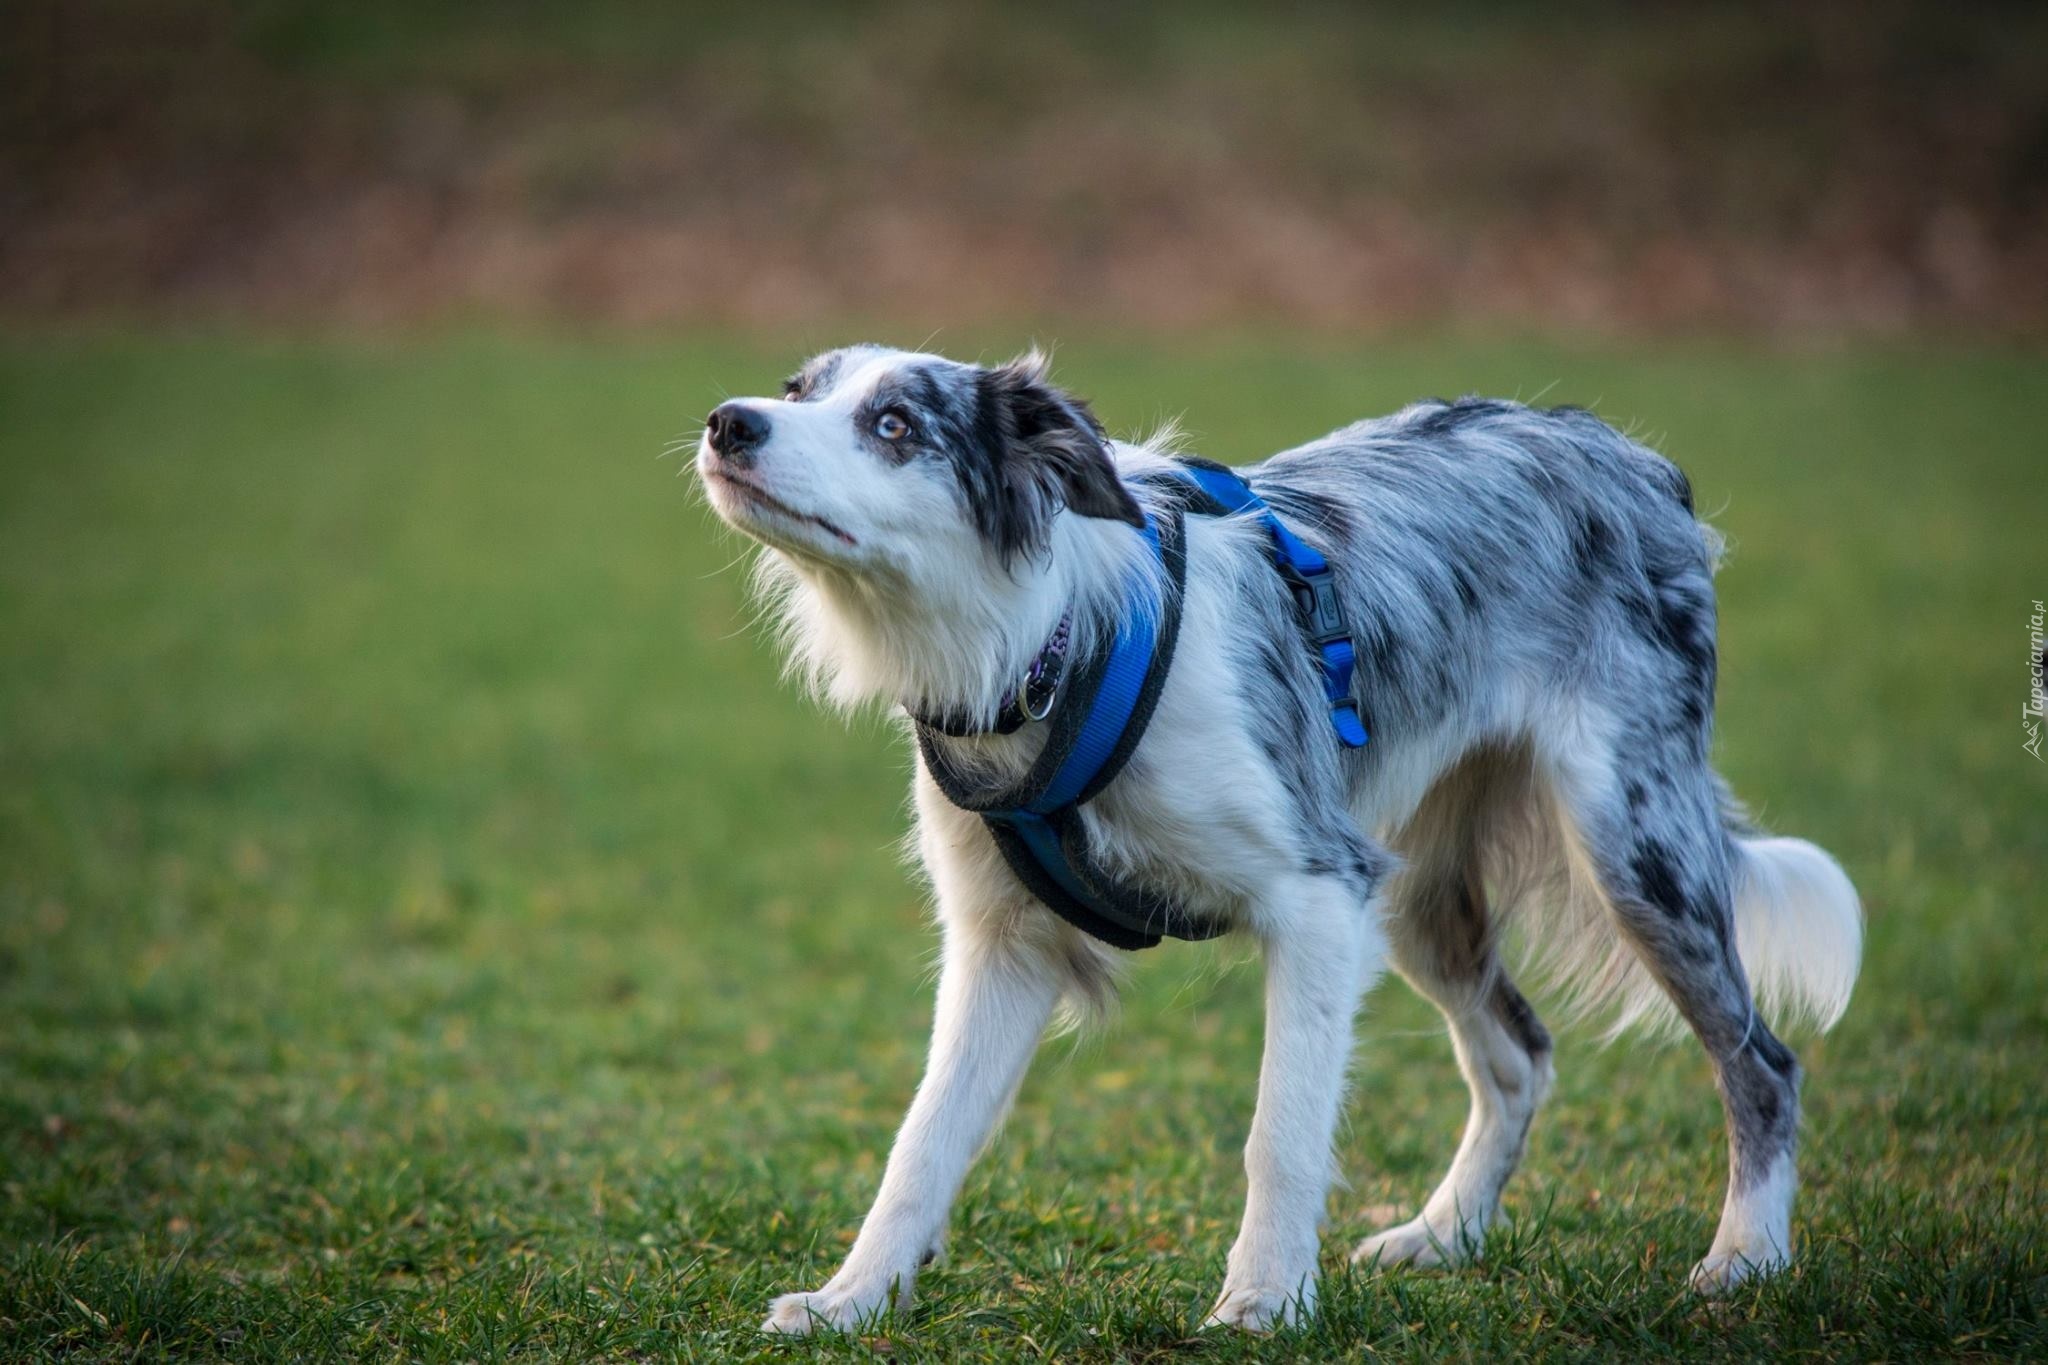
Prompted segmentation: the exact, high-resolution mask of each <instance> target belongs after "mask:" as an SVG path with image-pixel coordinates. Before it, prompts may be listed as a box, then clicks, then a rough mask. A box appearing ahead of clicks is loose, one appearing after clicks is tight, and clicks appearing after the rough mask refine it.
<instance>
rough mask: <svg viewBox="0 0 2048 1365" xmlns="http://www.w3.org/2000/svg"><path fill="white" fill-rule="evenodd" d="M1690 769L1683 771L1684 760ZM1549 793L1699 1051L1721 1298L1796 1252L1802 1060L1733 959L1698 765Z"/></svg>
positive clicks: (1656, 758)
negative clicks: (1709, 1082)
mask: <svg viewBox="0 0 2048 1365" xmlns="http://www.w3.org/2000/svg"><path fill="white" fill-rule="evenodd" d="M1688 760H1690V761H1688ZM1559 794H1560V796H1561V797H1562V799H1563V800H1564V802H1565V805H1566V808H1567V810H1568V812H1569V815H1570V818H1571V820H1572V822H1573V824H1574V825H1575V832H1574V837H1575V838H1576V839H1577V841H1578V843H1579V847H1580V848H1581V849H1582V850H1583V853H1584V855H1585V858H1584V861H1585V862H1586V863H1588V864H1590V871H1591V872H1592V874H1593V875H1594V876H1595V877H1596V878H1597V879H1598V881H1599V883H1600V888H1601V891H1602V892H1603V893H1604V899H1605V901H1606V903H1607V905H1608V906H1609V907H1610V908H1611V909H1612V911H1613V918H1614V922H1615V923H1616V925H1617V926H1618V927H1619V929H1620V931H1621V935H1622V937H1623V939H1624V940H1625V941H1626V943H1627V945H1628V947H1629V948H1630V949H1631V950H1633V953H1634V956H1635V958H1636V959H1637V961H1639V962H1640V963H1641V965H1642V967H1643V968H1645V969H1646V970H1647V971H1648V973H1649V976H1650V977H1651V978H1652V979H1653V980H1654V981H1655V983H1656V985H1657V986H1659V987H1661V988H1662V990H1663V992H1664V994H1665V995H1667V996H1669V997H1670V999H1671V1002H1672V1003H1673V1004H1674V1005H1676V1006H1677V1007H1678V1013H1679V1015H1680V1016H1681V1017H1682V1018H1683V1019H1684V1020H1685V1022H1686V1024H1687V1025H1688V1026H1689V1027H1690V1028H1691V1029H1692V1031H1693V1033H1694V1034H1695V1035H1696V1036H1697V1037H1698V1038H1699V1040H1700V1043H1701V1045H1702V1046H1703V1047H1705V1048H1706V1051H1707V1056H1708V1057H1709V1058H1710V1059H1711V1060H1712V1062H1713V1066H1714V1079H1715V1082H1716V1085H1717V1086H1718V1088H1719V1090H1720V1092H1721V1100H1722V1106H1723V1108H1724V1110H1725V1111H1726V1117H1727V1125H1728V1196H1727V1202H1726V1204H1725V1205H1724V1207H1723V1210H1722V1214H1721V1226H1720V1230H1719V1231H1718V1232H1716V1233H1715V1235H1714V1242H1713V1246H1712V1247H1711V1248H1710V1249H1709V1251H1708V1252H1707V1255H1706V1258H1705V1259H1704V1260H1702V1261H1701V1262H1700V1263H1699V1264H1698V1265H1697V1266H1696V1267H1694V1269H1693V1273H1692V1283H1693V1286H1694V1288H1696V1289H1699V1290H1702V1291H1704V1292H1714V1291H1718V1290H1723V1289H1727V1288H1729V1287H1731V1286H1733V1285H1735V1284H1738V1283H1740V1282H1741V1281H1743V1280H1746V1279H1749V1278H1751V1277H1752V1276H1755V1275H1760V1274H1767V1273H1769V1272H1771V1271H1773V1270H1776V1269H1778V1268H1780V1267H1781V1266H1783V1265H1784V1264H1785V1263H1786V1262H1787V1261H1788V1260H1789V1259H1790V1256H1791V1250H1792V1230H1791V1222H1792V1195H1793V1189H1794V1186H1795V1184H1796V1179H1795V1174H1794V1149H1795V1146H1796V1143H1797V1137H1798V1131H1799V1081H1800V1070H1799V1063H1798V1061H1797V1059H1796V1058H1794V1057H1793V1055H1792V1052H1791V1049H1789V1048H1787V1047H1786V1046H1785V1045H1784V1044H1783V1043H1781V1042H1779V1041H1778V1039H1777V1038H1776V1037H1775V1036H1774V1035H1773V1034H1772V1033H1771V1031H1770V1029H1769V1028H1767V1027H1766V1026H1765V1024H1764V1021H1763V1019H1762V1017H1761V1016H1760V1015H1759V1014H1758V1013H1757V1009H1756V1005H1755V1001H1754V999H1753V997H1752V994H1751V991H1750V985H1749V978H1748V975H1747V973H1746V972H1745V971H1744V968H1743V964H1742V960H1741V958H1740V957H1739V956H1738V950H1737V943H1736V936H1735V907H1734V891H1735V881H1736V874H1737V871H1738V860H1739V858H1740V857H1741V856H1742V855H1741V853H1740V850H1739V849H1738V847H1737V845H1736V843H1735V840H1734V839H1733V837H1731V834H1730V832H1729V830H1728V829H1727V827H1726V825H1725V823H1724V817H1723V814H1722V812H1721V809H1720V794H1719V791H1718V789H1717V788H1716V786H1715V784H1714V780H1713V777H1712V774H1711V772H1710V771H1709V770H1708V769H1707V768H1706V766H1705V763H1704V761H1701V760H1697V759H1692V758H1691V755H1690V754H1682V753H1671V752H1665V753H1660V754H1654V755H1651V756H1650V757H1649V758H1648V759H1646V760H1644V759H1641V757H1640V756H1638V759H1636V760H1631V761H1629V762H1627V763H1625V764H1624V765H1622V767H1621V768H1620V769H1619V770H1618V771H1612V770H1610V771H1595V770H1593V769H1592V768H1591V767H1590V766H1589V765H1585V764H1583V763H1581V764H1577V765H1572V766H1570V767H1568V768H1567V770H1566V772H1565V774H1564V776H1563V780H1562V781H1561V782H1560V786H1559Z"/></svg>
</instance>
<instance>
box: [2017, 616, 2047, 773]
mask: <svg viewBox="0 0 2048 1365" xmlns="http://www.w3.org/2000/svg"><path fill="white" fill-rule="evenodd" d="M2044 618H2048V609H2044V608H2043V606H2042V604H2041V602H2040V600H2039V599H2038V598H2037V599H2035V602H2034V614H2033V615H2032V616H2030V617H2028V618H2027V704H2026V705H2025V706H2024V707H2022V708H2020V725H2021V726H2022V727H2023V728H2024V729H2025V730H2026V732H2027V742H2026V743H2025V744H2022V745H2021V746H2020V747H2021V748H2023V749H2025V750H2026V751H2027V752H2028V753H2030V754H2032V755H2033V756H2034V761H2035V762H2036V763H2048V759H2044V758H2042V757H2041V717H2042V713H2043V712H2044V711H2048V676H2044V675H2048V652H2044V651H2043V650H2042V648H2041V623H2042V621H2043V619H2044Z"/></svg>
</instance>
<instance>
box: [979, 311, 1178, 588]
mask: <svg viewBox="0 0 2048 1365" xmlns="http://www.w3.org/2000/svg"><path fill="white" fill-rule="evenodd" d="M1046 371H1047V361H1046V358H1045V356H1044V355H1043V354H1041V353H1040V352H1038V351H1031V352H1029V353H1027V354H1025V355H1022V356H1019V357H1018V358H1017V359H1015V360H1013V361H1011V362H1010V363H1009V364H1007V365H1002V366H998V367H997V368H995V369H993V370H989V371H987V372H986V373H987V382H986V385H985V387H984V389H983V399H984V402H986V403H989V404H992V405H993V406H994V407H995V408H996V413H995V418H996V425H997V428H998V429H999V431H1000V432H1001V440H1002V449H1001V451H1000V452H999V453H998V455H997V458H998V459H999V460H1000V462H1001V479H1002V483H1003V486H1004V488H1005V490H1006V491H1007V493H1008V494H1009V497H1010V500H1011V503H1012V505H1011V508H1010V509H1009V510H1010V512H1011V516H1012V518H1013V520H1011V521H1010V522H1009V526H1010V528H1011V529H1012V530H1014V531H1015V532H1017V533H1019V537H1021V538H1019V537H1013V536H1003V537H1000V539H1001V540H1002V541H1003V542H1004V543H1003V544H1002V547H1001V548H1002V550H1003V554H1004V558H1005V559H1007V558H1008V557H1009V556H1010V554H1011V553H1013V552H1014V551H1016V550H1019V549H1023V550H1028V551H1031V552H1034V553H1035V552H1037V551H1038V550H1040V549H1042V548H1043V546H1044V537H1045V534H1046V531H1047V529H1048V528H1049V523H1050V513H1051V509H1050V508H1048V507H1046V506H1045V505H1044V504H1045V502H1046V499H1047V498H1048V497H1050V498H1052V499H1055V500H1057V501H1058V502H1060V503H1062V504H1064V505H1065V507H1066V508H1067V510H1068V511H1070V512H1073V513H1074V514H1076V515H1077V516H1083V517H1103V518H1107V519H1108V520H1111V521H1122V522H1128V523H1129V524H1131V525H1132V526H1139V527H1142V526H1143V525H1144V524H1145V514H1144V513H1143V512H1142V511H1140V510H1139V509H1138V504H1137V502H1136V500H1134V499H1133V498H1132V497H1131V491H1130V490H1129V489H1128V488H1125V487H1124V484H1123V480H1122V479H1120V478H1118V477H1117V472H1116V465H1115V464H1114V463H1113V462H1112V461H1111V460H1110V458H1109V449H1108V447H1107V446H1106V445H1105V444H1104V435H1103V430H1102V424H1101V423H1100V422H1098V421H1096V420H1095V414H1094V413H1093V412H1091V411H1089V409H1088V404H1087V403H1085V402H1083V401H1082V400H1081V399H1079V398H1075V397H1074V396H1073V395H1071V394H1068V393H1064V392H1062V391H1061V390H1059V389H1056V388H1054V387H1053V386H1052V385H1051V383H1049V382H1048V381H1047V377H1046Z"/></svg>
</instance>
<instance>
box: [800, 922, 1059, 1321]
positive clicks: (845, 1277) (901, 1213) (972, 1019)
mask: <svg viewBox="0 0 2048 1365" xmlns="http://www.w3.org/2000/svg"><path fill="white" fill-rule="evenodd" d="M1060 990H1061V983H1060V979H1059V978H1058V977H1057V975H1056V974H1055V973H1054V972H1053V971H1052V970H1050V968H1049V967H1048V965H1047V963H1046V961H1045V960H1044V959H1043V958H1042V957H1041V956H1039V955H1038V954H1037V953H1036V952H1035V951H1034V948H1033V946H1031V945H1026V944H1023V943H1020V942H1018V941H1017V940H1016V938H1015V937H1004V938H975V937H973V936H972V935H971V931H968V930H965V929H955V930H951V931H949V932H948V935H947V943H946V954H945V963H944V966H943V967H942V968H941V970H940V974H939V998H938V1006H937V1009H936V1011H935V1013H934V1017H933V1021H932V1046H931V1056H930V1058H929V1059H928V1061H927V1062H926V1065H925V1076H924V1081H923V1082H922V1083H921V1084H920V1085H919V1086H918V1088H917V1098H916V1099H915V1100H913V1101H911V1105H910V1113H909V1115H908V1116H907V1117H905V1119H904V1120H903V1127H902V1129H901V1131H899V1132H898V1133H897V1135H896V1146H895V1148H894V1149H893V1150H892V1151H891V1152H890V1153H889V1166H888V1169H887V1171H885V1172H884V1173H883V1176H882V1188H881V1192H880V1193H879V1194H877V1195H876V1196H875V1205H874V1208H873V1209H872V1210H870V1211H869V1213H868V1217H867V1221H866V1222H864V1223H863V1224H861V1229H860V1236H859V1237H858V1238H856V1239H855V1241H854V1244H853V1250H852V1251H850V1252H849V1253H847V1257H846V1263H845V1264H844V1265H842V1266H840V1267H839V1273H838V1274H836V1275H834V1276H833V1277H832V1278H831V1279H830V1280H829V1281H827V1282H826V1284H825V1287H824V1288H822V1289H819V1290H816V1291H814V1292H812V1293H808V1294H785V1295H783V1296H782V1297H781V1298H779V1299H777V1300H776V1301H775V1302H774V1304H773V1305H771V1307H770V1309H769V1313H768V1321H767V1322H765V1323H763V1324H762V1330H764V1331H768V1332H782V1333H790V1334H797V1335H801V1334H803V1333H806V1332H809V1331H812V1330H813V1329H815V1328H819V1327H825V1328H833V1329H836V1330H839V1331H848V1330H851V1329H852V1328H854V1327H856V1326H857V1325H859V1324H860V1323H863V1322H866V1321H869V1320H872V1319H874V1318H876V1317H878V1316H880V1315H881V1314H882V1313H883V1312H885V1311H886V1310H887V1309H889V1308H890V1307H892V1306H893V1307H895V1308H897V1309H899V1310H904V1309H908V1308H909V1306H910V1295H911V1288H912V1284H913V1282H914V1281H915V1280H916V1278H917V1271H918V1267H919V1266H920V1265H922V1264H923V1262H924V1261H925V1260H926V1258H927V1257H928V1256H929V1255H931V1254H932V1253H933V1252H935V1251H936V1250H937V1249H938V1247H939V1244H940V1242H941V1241H942V1239H943V1236H944V1233H945V1229H946V1220H947V1216H948V1215H949V1214H950V1213H951V1211H952V1207H953V1200H954V1198H955V1196H957V1195H958V1194H959V1192H960V1184H961V1181H963V1180H964V1179H965V1178H966V1176H967V1167H968V1165H969V1163H971V1162H972V1161H973V1159H974V1155H975V1153H976V1152H977V1151H978V1150H979V1149H980V1147H981V1145H982V1143H983V1142H984V1141H986V1140H987V1138H988V1136H989V1134H990V1133H991V1132H992V1131H993V1130H994V1128H995V1125H996V1123H997V1121H998V1120H999V1119H1001V1117H1002V1115H1003V1111H1004V1110H1005V1108H1007V1107H1008V1105H1009V1102H1010V1097H1011V1095H1013V1094H1014V1093H1015V1091H1016V1089H1017V1086H1018V1084H1019V1082H1021V1081H1022V1079H1023V1076H1024V1071H1025V1068H1026V1067H1027V1066H1028V1065H1029V1064H1030V1061H1031V1054H1032V1053H1033V1052H1034V1051H1035V1050H1036V1049H1037V1047H1038V1040H1039V1037H1040V1035H1041V1034H1043V1033H1044V1031H1045V1025H1046V1021H1047V1020H1048V1019H1049V1018H1050V1017H1051V1015H1052V1010H1053V1006H1054V1005H1055V1004H1056V1003H1057V1002H1058V999H1059V995H1060Z"/></svg>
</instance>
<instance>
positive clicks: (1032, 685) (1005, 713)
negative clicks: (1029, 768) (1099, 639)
mask: <svg viewBox="0 0 2048 1365" xmlns="http://www.w3.org/2000/svg"><path fill="white" fill-rule="evenodd" d="M1073 639H1074V611H1073V608H1071V607H1069V608H1068V609H1067V610H1065V611H1063V612H1061V613H1060V623H1059V624H1058V625H1056V626H1054V627H1053V628H1052V635H1051V636H1050V637H1048V638H1047V640H1046V642H1045V644H1044V645H1042V646H1041V647H1040V648H1039V651H1038V653H1037V654H1036V655H1034V656H1033V657H1032V660H1031V663H1030V666H1029V667H1027V668H1026V669H1025V670H1024V681H1023V682H1022V683H1021V684H1019V685H1018V686H1017V687H1014V688H1012V689H1010V690H1009V691H1008V692H1005V693H1004V694H1003V701H1002V705H1001V706H1000V707H998V708H997V709H996V723H995V724H994V725H993V726H992V727H990V728H988V729H982V728H980V727H978V726H976V725H974V724H972V723H971V722H969V721H968V720H967V719H966V718H965V717H964V716H962V715H961V714H960V713H959V712H957V711H945V712H941V713H940V714H939V715H938V716H936V717H933V716H924V715H919V714H918V712H917V711H915V710H914V709H912V708H911V707H908V706H906V707H904V708H903V709H904V710H906V711H909V712H910V714H911V717H912V718H913V719H915V720H917V721H919V722H920V723H922V724H924V725H926V726H929V727H930V728H931V729H934V730H936V731H938V732H939V733H940V734H942V735H950V736H952V737H953V738H955V739H964V738H966V737H967V736H969V735H982V734H996V735H1008V734H1014V733H1015V732H1016V731H1018V730H1020V729H1022V728H1023V727H1024V723H1025V722H1026V721H1037V720H1044V719H1045V718H1046V717H1047V716H1049V715H1051V714H1052V704H1053V701H1054V700H1055V699H1056V698H1057V697H1058V696H1059V690H1060V677H1061V675H1062V674H1063V673H1065V672H1066V667H1067V648H1068V646H1070V645H1071V644H1072V643H1073Z"/></svg>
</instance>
